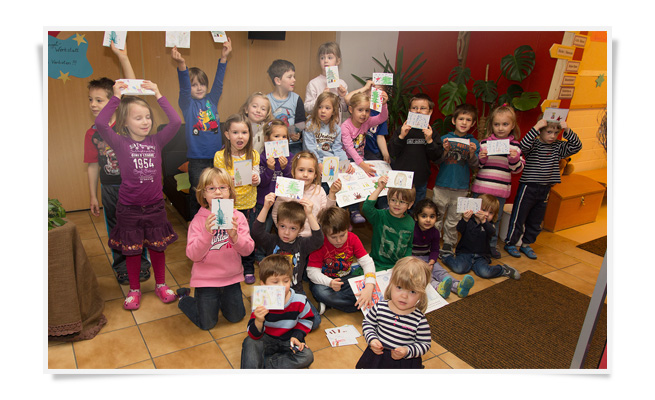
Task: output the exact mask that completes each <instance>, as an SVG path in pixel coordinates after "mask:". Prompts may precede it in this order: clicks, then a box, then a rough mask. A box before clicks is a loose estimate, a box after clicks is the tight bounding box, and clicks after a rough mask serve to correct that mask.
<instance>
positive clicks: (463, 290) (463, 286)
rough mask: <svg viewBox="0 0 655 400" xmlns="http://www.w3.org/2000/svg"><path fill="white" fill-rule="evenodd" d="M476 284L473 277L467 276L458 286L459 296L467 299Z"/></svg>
mask: <svg viewBox="0 0 655 400" xmlns="http://www.w3.org/2000/svg"><path fill="white" fill-rule="evenodd" d="M474 284H475V279H473V277H472V276H471V275H465V276H464V279H462V280H461V281H459V285H457V295H458V296H459V297H466V296H468V294H469V290H470V289H471V288H472V287H473V285H474Z"/></svg>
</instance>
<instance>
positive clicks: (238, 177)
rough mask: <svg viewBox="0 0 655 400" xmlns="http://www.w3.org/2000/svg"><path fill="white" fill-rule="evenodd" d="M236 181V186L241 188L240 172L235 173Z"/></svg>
mask: <svg viewBox="0 0 655 400" xmlns="http://www.w3.org/2000/svg"><path fill="white" fill-rule="evenodd" d="M234 180H235V185H236V186H241V174H240V173H239V170H236V171H235V172H234Z"/></svg>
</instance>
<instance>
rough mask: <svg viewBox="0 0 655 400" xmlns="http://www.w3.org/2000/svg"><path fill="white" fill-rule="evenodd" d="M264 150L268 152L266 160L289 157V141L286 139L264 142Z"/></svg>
mask: <svg viewBox="0 0 655 400" xmlns="http://www.w3.org/2000/svg"><path fill="white" fill-rule="evenodd" d="M264 149H265V151H266V158H268V157H273V158H279V157H280V156H285V157H289V141H288V140H286V139H283V140H275V141H272V142H264Z"/></svg>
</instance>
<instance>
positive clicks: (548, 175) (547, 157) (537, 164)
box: [519, 128, 582, 185]
mask: <svg viewBox="0 0 655 400" xmlns="http://www.w3.org/2000/svg"><path fill="white" fill-rule="evenodd" d="M564 139H566V141H563V140H556V141H555V142H553V143H551V144H547V143H543V142H542V141H541V140H539V131H538V130H536V129H534V128H532V129H530V131H529V132H528V133H526V134H525V136H524V137H523V139H522V140H521V142H520V147H521V151H522V152H523V156H524V157H525V167H524V168H523V175H521V179H519V182H521V183H539V184H544V185H554V184H556V183H560V182H561V181H562V180H561V178H560V172H559V160H561V159H562V158H566V157H569V156H572V155H573V154H575V153H577V152H579V151H580V149H582V142H580V139H579V138H578V135H576V134H575V132H573V131H572V130H571V129H566V130H565V131H564Z"/></svg>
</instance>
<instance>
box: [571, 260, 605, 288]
mask: <svg viewBox="0 0 655 400" xmlns="http://www.w3.org/2000/svg"><path fill="white" fill-rule="evenodd" d="M562 271H564V272H567V273H569V274H571V275H573V276H576V277H578V278H580V279H582V280H583V281H585V282H588V283H591V284H592V285H595V284H596V281H597V280H598V274H599V273H600V270H599V269H598V268H596V267H594V266H593V265H589V264H587V263H584V262H581V263H577V264H574V265H571V266H570V267H566V268H563V269H562Z"/></svg>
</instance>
